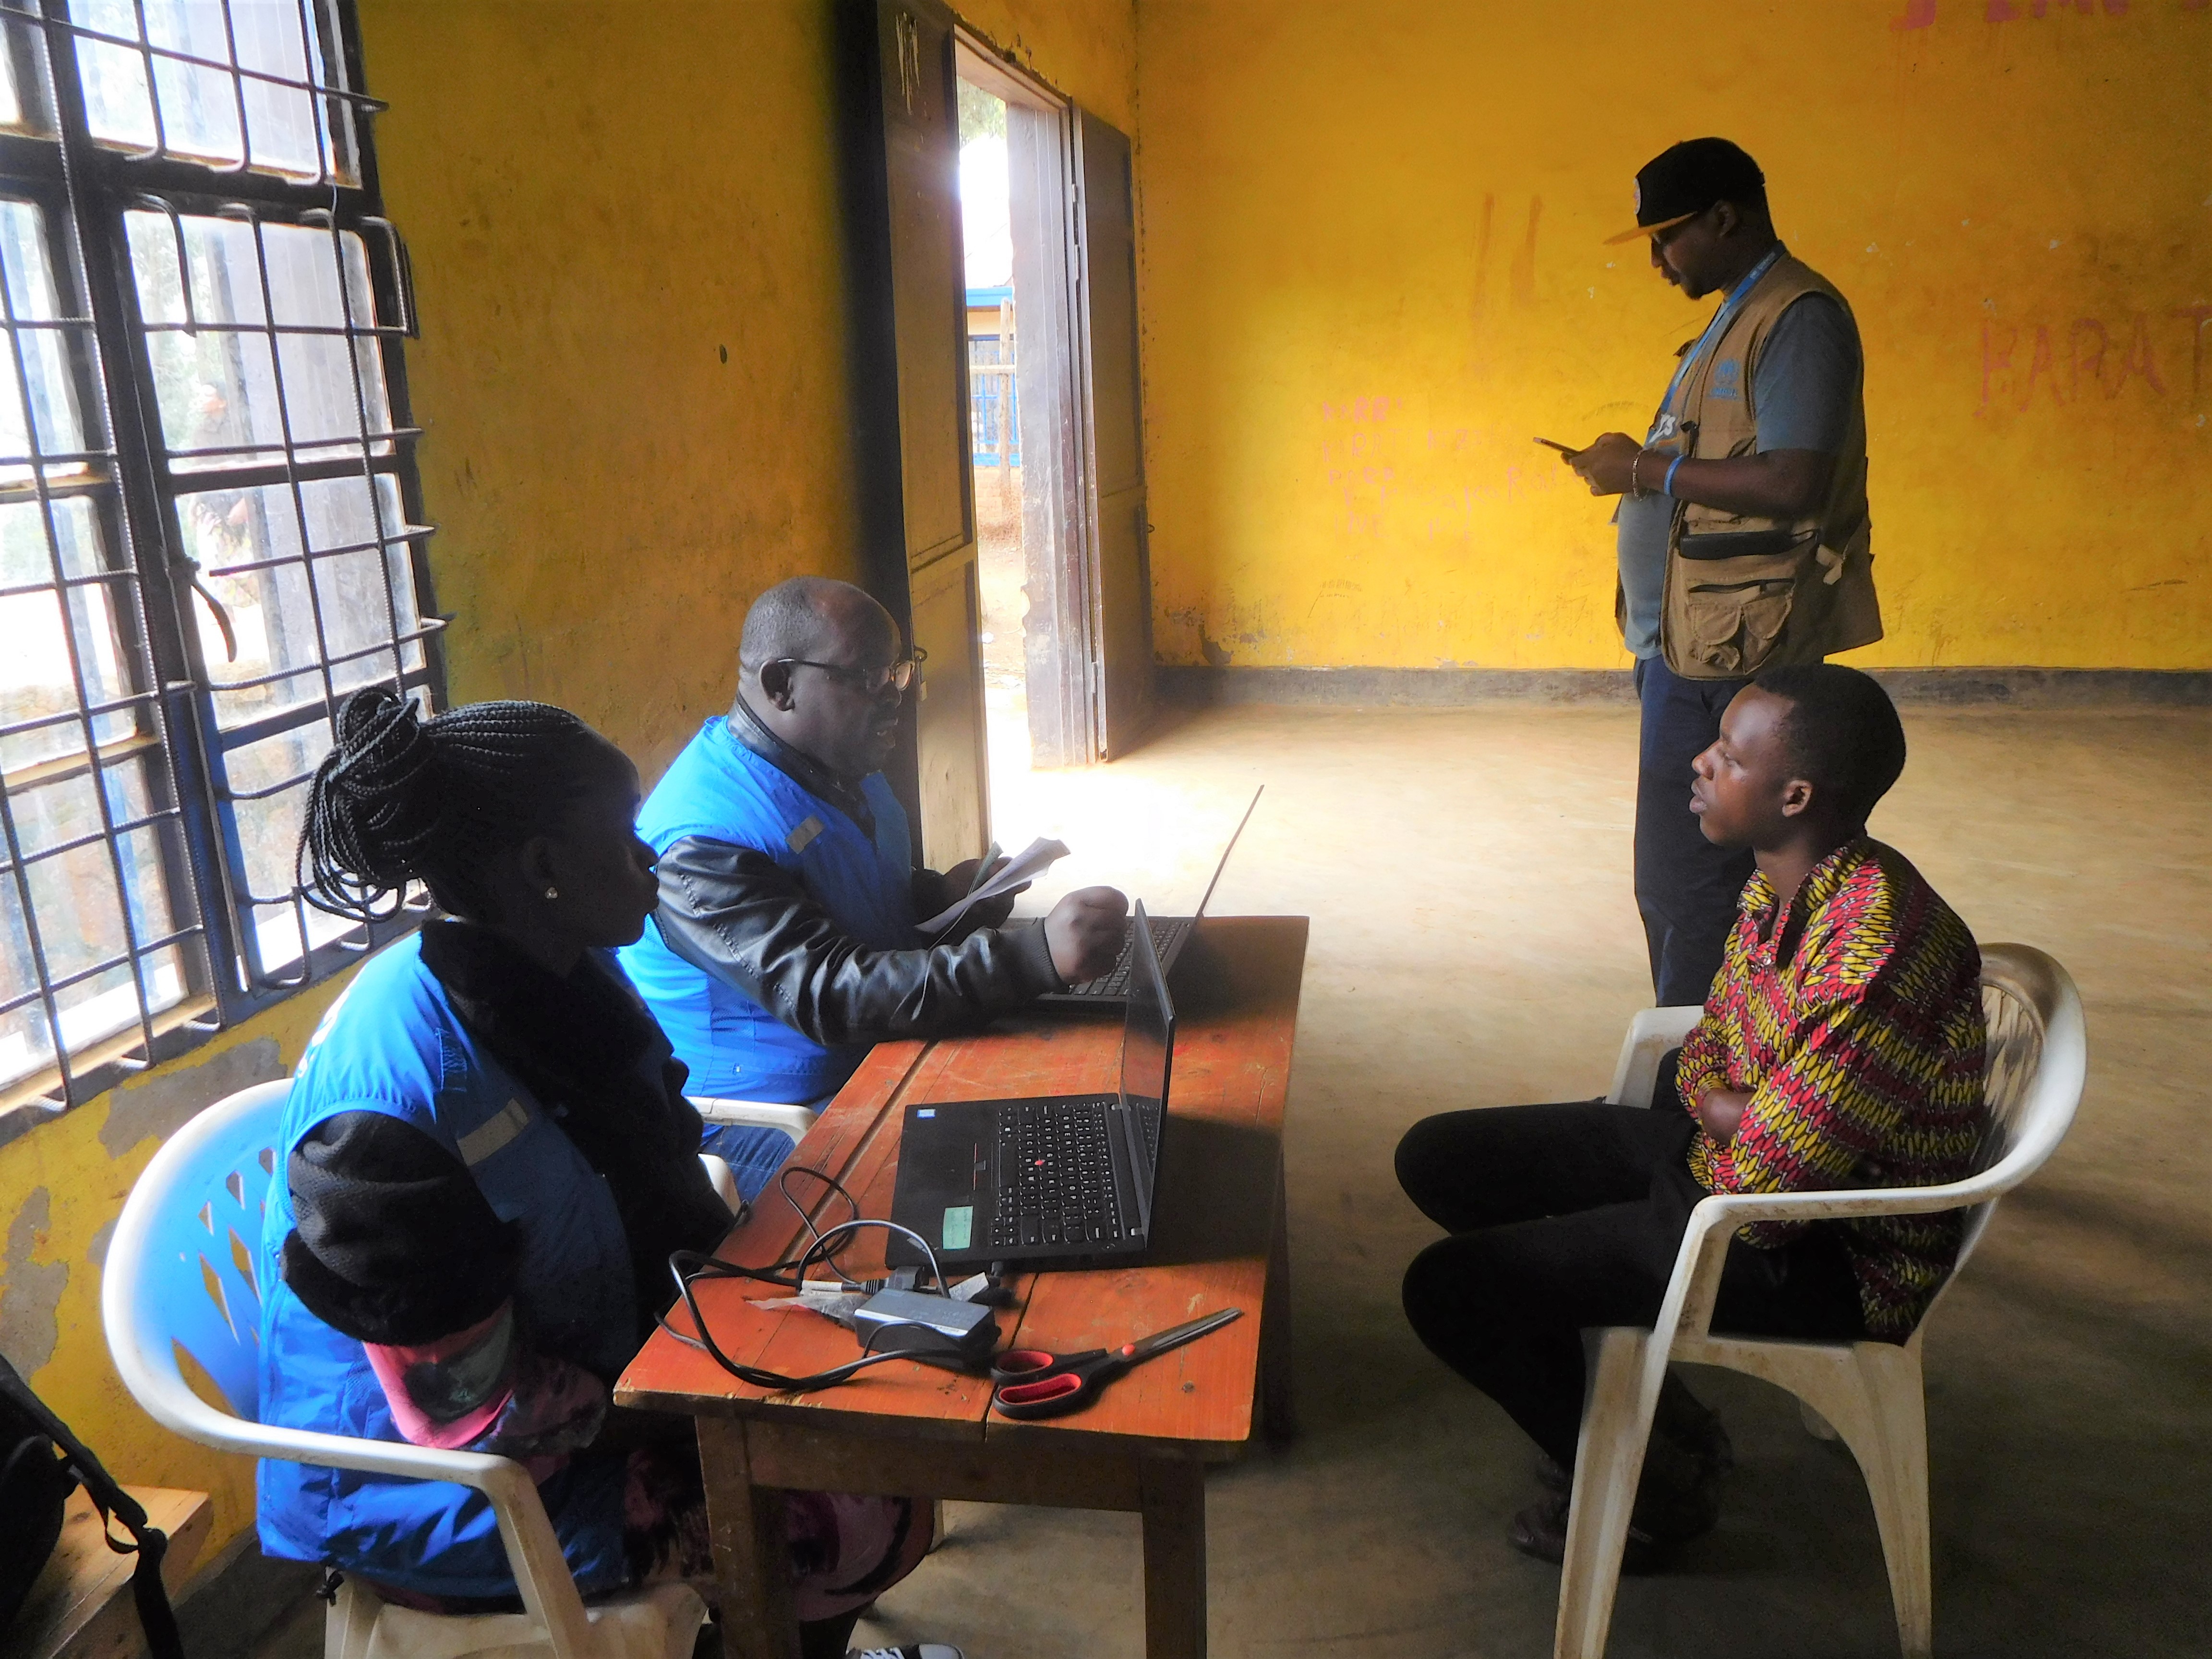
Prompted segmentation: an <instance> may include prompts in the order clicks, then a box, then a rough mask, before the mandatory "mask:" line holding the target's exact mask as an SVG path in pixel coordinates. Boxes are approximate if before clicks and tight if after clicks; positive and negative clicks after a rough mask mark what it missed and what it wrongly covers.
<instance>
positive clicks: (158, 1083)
mask: <svg viewBox="0 0 2212 1659" xmlns="http://www.w3.org/2000/svg"><path fill="white" fill-rule="evenodd" d="M283 1075H284V1058H283V1055H282V1054H280V1053H278V1052H277V1048H276V1038H275V1037H255V1038H254V1039H253V1040H252V1042H241V1043H240V1044H239V1045H238V1046H237V1047H236V1048H226V1049H224V1050H223V1051H222V1053H221V1054H217V1055H216V1056H215V1057H214V1058H213V1059H211V1060H209V1061H208V1062H207V1063H206V1064H205V1065H204V1066H194V1067H193V1068H192V1069H191V1070H190V1071H185V1072H171V1073H167V1075H166V1076H161V1077H154V1078H149V1079H147V1080H146V1081H145V1082H143V1083H141V1084H138V1085H135V1086H127V1087H125V1088H120V1089H118V1090H116V1091H115V1092H114V1093H113V1094H112V1095H111V1096H110V1097H108V1107H107V1121H106V1122H105V1123H103V1124H101V1125H100V1145H101V1146H105V1147H106V1148H107V1155H108V1156H109V1157H110V1158H123V1157H125V1156H127V1155H128V1154H129V1153H130V1152H131V1149H132V1148H133V1147H135V1146H137V1145H138V1143H139V1142H140V1141H142V1140H148V1139H154V1140H167V1139H168V1138H169V1137H170V1136H171V1135H173V1134H174V1133H176V1132H177V1131H178V1130H179V1129H181V1128H183V1127H185V1124H187V1123H189V1122H191V1120H192V1118H193V1117H194V1116H195V1115H197V1114H198V1113H199V1112H200V1111H201V1109H204V1108H205V1107H208V1106H211V1105H213V1104H214V1103H216V1101H218V1100H221V1099H222V1097H224V1096H226V1095H234V1094H236V1093H237V1092H238V1091H240V1089H250V1088H252V1086H253V1085H255V1084H257V1083H270V1082H273V1081H274V1080H275V1079H277V1078H280V1077H282V1076H283Z"/></svg>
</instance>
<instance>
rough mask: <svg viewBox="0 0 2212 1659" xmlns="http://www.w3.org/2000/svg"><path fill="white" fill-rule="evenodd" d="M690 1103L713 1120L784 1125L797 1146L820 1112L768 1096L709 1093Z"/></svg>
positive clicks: (759, 1125)
mask: <svg viewBox="0 0 2212 1659" xmlns="http://www.w3.org/2000/svg"><path fill="white" fill-rule="evenodd" d="M690 1099H691V1103H692V1104H693V1105H694V1106H696V1107H697V1108H698V1109H699V1115H700V1116H701V1117H702V1118H704V1119H706V1120H707V1121H708V1123H710V1124H714V1125H716V1126H718V1127H719V1126H722V1125H727V1124H736V1125H738V1126H739V1127H744V1128H749V1129H781V1130H782V1131H783V1132H784V1133H786V1134H787V1135H789V1136H790V1137H791V1140H792V1144H793V1146H797V1145H798V1144H799V1142H800V1141H802V1140H804V1139H806V1132H807V1131H808V1130H809V1129H811V1128H812V1127H814V1120H815V1117H816V1116H817V1114H816V1113H815V1112H813V1111H812V1110H811V1109H809V1108H807V1107H805V1106H783V1105H778V1104H776V1103H774V1102H772V1101H765V1100H716V1099H714V1098H713V1097H709V1096H702V1095H693V1096H692V1097H690Z"/></svg>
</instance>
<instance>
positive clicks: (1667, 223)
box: [1605, 213, 1697, 247]
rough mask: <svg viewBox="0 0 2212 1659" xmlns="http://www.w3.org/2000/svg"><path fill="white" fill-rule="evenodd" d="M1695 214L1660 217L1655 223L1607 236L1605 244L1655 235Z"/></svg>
mask: <svg viewBox="0 0 2212 1659" xmlns="http://www.w3.org/2000/svg"><path fill="white" fill-rule="evenodd" d="M1696 217H1697V215H1696V214H1695V213H1678V214H1676V215H1675V216H1674V217H1673V218H1671V219H1662V220H1661V221H1660V222H1658V223H1657V224H1656V225H1638V226H1637V228H1635V229H1633V230H1624V231H1622V232H1621V233H1620V235H1618V236H1608V237H1607V238H1606V239H1605V245H1606V246H1607V247H1612V246H1613V245H1614V244H1616V243H1619V242H1632V241H1634V240H1636V239H1637V238H1638V237H1639V236H1656V235H1657V234H1659V233H1660V232H1661V231H1662V230H1672V229H1674V227H1675V226H1677V225H1686V224H1687V223H1689V222H1690V221H1691V220H1692V219H1694V218H1696Z"/></svg>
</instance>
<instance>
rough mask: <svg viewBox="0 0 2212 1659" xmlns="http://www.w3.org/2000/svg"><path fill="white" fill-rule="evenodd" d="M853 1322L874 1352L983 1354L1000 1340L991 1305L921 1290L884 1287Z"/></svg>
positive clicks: (857, 1314)
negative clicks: (954, 1298) (912, 1351)
mask: <svg viewBox="0 0 2212 1659" xmlns="http://www.w3.org/2000/svg"><path fill="white" fill-rule="evenodd" d="M853 1325H854V1330H855V1331H857V1332H858V1333H859V1334H860V1341H861V1344H862V1346H865V1347H866V1348H867V1350H868V1351H869V1352H872V1353H881V1352H885V1351H886V1350H889V1351H890V1352H902V1351H906V1350H916V1351H918V1352H919V1353H930V1352H934V1353H940V1354H951V1355H957V1356H958V1357H960V1358H964V1359H972V1358H981V1356H983V1355H985V1354H987V1353H989V1352H991V1350H992V1348H993V1347H994V1346H996V1345H997V1343H998V1340H999V1322H998V1321H997V1320H995V1319H994V1318H993V1317H992V1316H991V1310H989V1309H988V1308H984V1307H979V1306H977V1305H976V1304H975V1303H973V1302H956V1301H954V1300H953V1299H952V1298H951V1297H949V1296H925V1295H923V1294H922V1293H921V1292H920V1291H877V1292H876V1293H875V1295H873V1296H872V1297H869V1298H868V1299H867V1300H866V1302H863V1303H862V1304H860V1306H859V1307H858V1308H856V1309H854V1311H853Z"/></svg>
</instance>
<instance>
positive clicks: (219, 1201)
mask: <svg viewBox="0 0 2212 1659" xmlns="http://www.w3.org/2000/svg"><path fill="white" fill-rule="evenodd" d="M291 1086H292V1085H291V1084H290V1083H289V1081H287V1082H279V1083H268V1084H263V1085H259V1086H258V1087H256V1088H252V1089H248V1090H246V1091H242V1092H241V1093H240V1094H236V1095H233V1096H232V1097H230V1098H229V1099H228V1100H225V1101H222V1102H219V1103H216V1105H214V1106H211V1107H210V1108H209V1109H208V1112H207V1114H206V1117H207V1118H209V1119H216V1118H219V1119H220V1121H216V1122H204V1125H195V1126H194V1127H203V1128H204V1133H203V1134H202V1135H200V1136H197V1137H195V1139H198V1141H199V1142H200V1144H199V1145H198V1146H196V1147H195V1148H194V1149H193V1153H192V1156H191V1162H190V1163H189V1164H187V1165H186V1166H185V1169H184V1170H180V1171H179V1172H178V1174H177V1176H176V1179H175V1182H174V1184H173V1186H172V1187H171V1188H170V1189H169V1196H168V1201H167V1202H166V1203H165V1204H164V1205H163V1206H162V1208H161V1212H160V1213H159V1214H158V1215H156V1216H155V1218H153V1222H152V1225H151V1226H150V1228H149V1232H148V1236H147V1249H146V1253H145V1256H144V1258H143V1262H142V1264H141V1266H140V1267H139V1272H140V1273H141V1274H142V1275H143V1279H144V1280H145V1284H144V1286H143V1295H142V1296H141V1297H140V1298H139V1300H138V1304H137V1305H138V1307H139V1308H140V1309H141V1310H156V1311H155V1313H154V1315H153V1317H154V1318H155V1320H156V1321H157V1322H158V1323H159V1327H160V1328H157V1329H156V1330H154V1331H149V1332H146V1333H144V1334H143V1335H142V1337H141V1341H142V1344H143V1346H148V1347H151V1346H155V1342H156V1341H157V1340H158V1339H160V1338H161V1337H167V1339H168V1340H169V1342H170V1343H171V1345H172V1346H173V1348H174V1349H175V1350H176V1351H177V1354H178V1364H179V1368H180V1369H181V1370H183V1371H184V1373H185V1377H186V1379H187V1380H188V1381H197V1380H198V1379H196V1378H194V1376H193V1368H194V1367H195V1366H197V1368H198V1370H200V1371H202V1372H204V1373H205V1375H206V1380H207V1381H209V1382H212V1383H214V1384H215V1386H216V1389H219V1390H220V1391H221V1392H222V1396H223V1398H224V1399H225V1400H227V1401H229V1403H230V1408H231V1409H232V1410H233V1411H234V1412H235V1413H237V1414H238V1415H239V1416H240V1417H243V1418H246V1419H252V1420H254V1421H258V1420H259V1417H260V1407H261V1376H260V1373H261V1285H260V1283H259V1279H258V1266H259V1261H260V1255H261V1218H262V1212H263V1210H264V1208H265V1207H266V1203H267V1199H268V1194H269V1182H270V1177H271V1176H272V1174H273V1172H274V1171H275V1169H276V1136H277V1130H278V1128H279V1127H280V1125H281V1123H282V1121H283V1115H284V1102H285V1098H286V1097H287V1095H288V1094H289V1092H290V1090H291ZM206 1131H212V1133H206Z"/></svg>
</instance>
